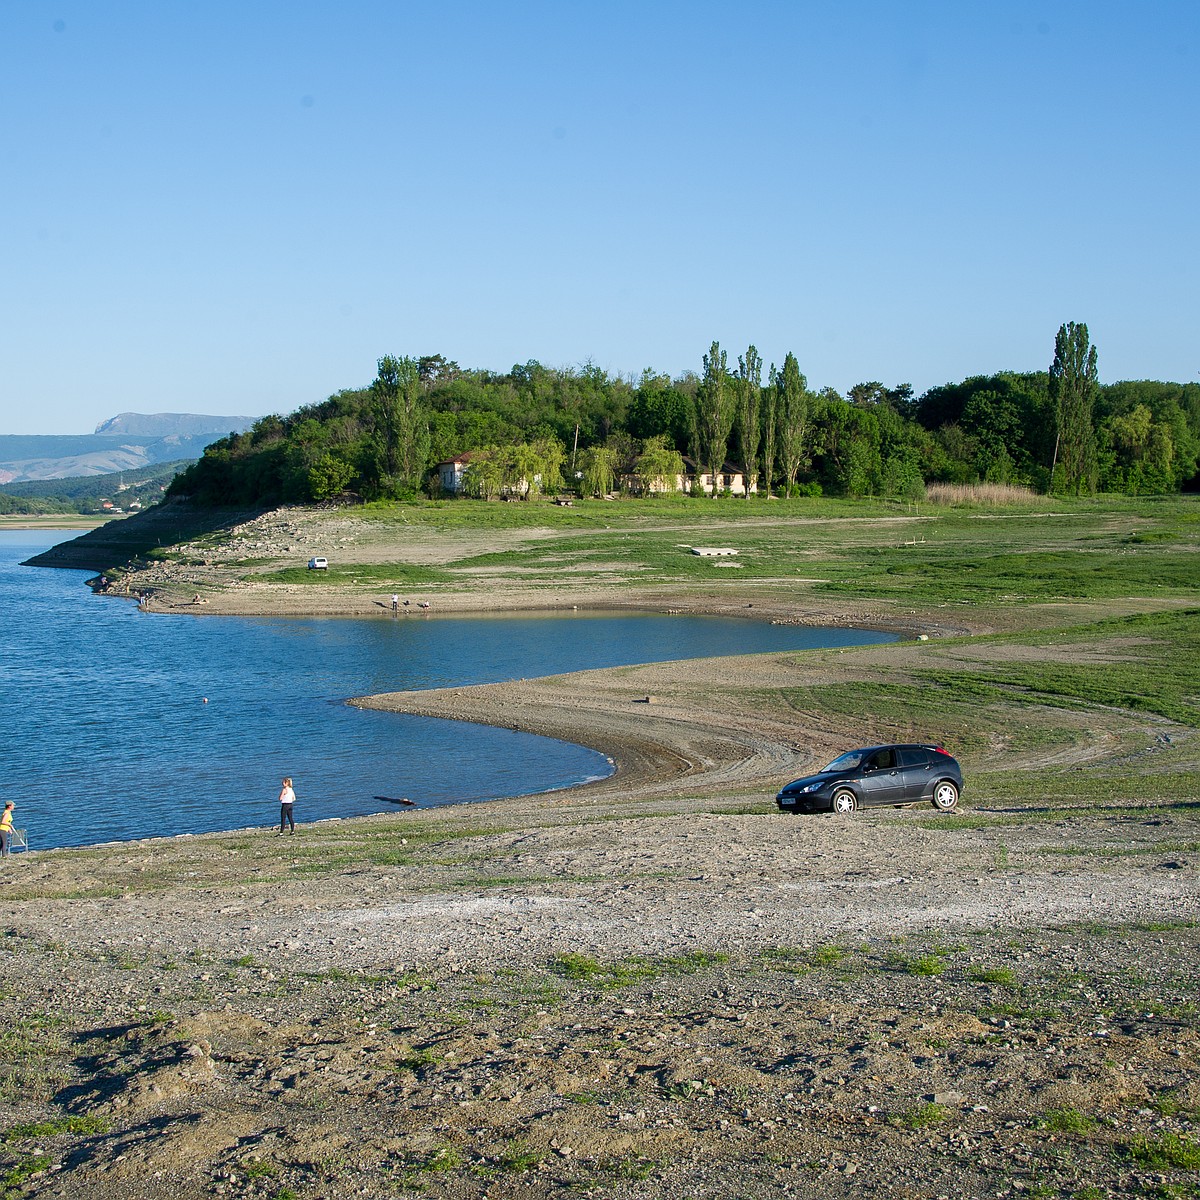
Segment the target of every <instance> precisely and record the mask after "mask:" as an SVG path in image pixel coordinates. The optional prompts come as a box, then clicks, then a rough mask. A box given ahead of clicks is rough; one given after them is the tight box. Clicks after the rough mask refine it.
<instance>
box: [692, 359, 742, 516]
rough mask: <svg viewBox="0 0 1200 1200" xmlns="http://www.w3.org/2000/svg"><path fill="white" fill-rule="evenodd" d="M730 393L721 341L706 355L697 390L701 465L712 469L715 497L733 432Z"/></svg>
mask: <svg viewBox="0 0 1200 1200" xmlns="http://www.w3.org/2000/svg"><path fill="white" fill-rule="evenodd" d="M730 392H731V388H730V386H729V371H728V370H727V368H726V356H725V351H724V350H722V349H721V346H720V344H719V343H718V342H713V344H712V346H711V347H709V351H708V353H707V354H706V355H705V356H704V375H703V377H702V379H701V381H700V386H699V388H698V389H697V390H696V440H697V443H698V445H697V448H696V449H697V459H698V460H699V465H700V466H701V468H707V469H708V473H709V476H710V477H711V479H712V481H713V490H712V494H713V496H714V497H715V496H716V494H717V476H718V475H720V474H721V471H722V470H723V469H724V466H725V454H726V452H727V451H728V449H729V434H730V431H731V430H732V429H733V412H734V405H733V401H732V398H731V395H730ZM698 486H699V480H697V487H698Z"/></svg>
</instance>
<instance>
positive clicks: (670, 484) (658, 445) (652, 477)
mask: <svg viewBox="0 0 1200 1200" xmlns="http://www.w3.org/2000/svg"><path fill="white" fill-rule="evenodd" d="M635 471H636V474H637V477H638V480H639V482H640V483H641V485H642V491H643V492H645V493H646V495H647V496H653V495H654V494H655V492H677V491H678V490H679V479H680V476H681V475H682V474H683V455H681V454H680V453H679V451H678V450H676V449H674V448H673V447H671V446H670V445H669V444H668V442H667V438H666V436H665V435H664V434H659V435H657V436H656V437H650V438H647V439H646V441H645V442H644V443H643V445H642V452H641V454H639V455H638V459H637V466H636V468H635Z"/></svg>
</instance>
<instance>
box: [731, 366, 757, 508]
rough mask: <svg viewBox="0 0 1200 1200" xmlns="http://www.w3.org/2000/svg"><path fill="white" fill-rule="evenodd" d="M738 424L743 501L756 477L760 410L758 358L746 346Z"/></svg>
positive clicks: (740, 382) (739, 386)
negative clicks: (743, 482) (744, 491)
mask: <svg viewBox="0 0 1200 1200" xmlns="http://www.w3.org/2000/svg"><path fill="white" fill-rule="evenodd" d="M737 390H738V421H739V425H740V427H741V438H742V471H743V473H744V475H745V481H746V499H747V500H749V499H750V486H751V484H752V483H753V482H754V479H755V476H757V474H758V438H759V433H760V430H759V424H758V422H759V409H760V408H761V407H762V358H761V357H760V356H759V353H758V351H757V350H756V349H755V348H754V347H753V346H750V347H749V348H748V349H747V350H746V357H745V358H739V359H738V389H737Z"/></svg>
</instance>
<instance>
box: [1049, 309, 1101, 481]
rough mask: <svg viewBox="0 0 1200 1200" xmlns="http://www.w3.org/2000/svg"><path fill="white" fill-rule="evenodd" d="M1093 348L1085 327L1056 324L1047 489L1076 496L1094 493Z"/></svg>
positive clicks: (1094, 363) (1094, 375)
mask: <svg viewBox="0 0 1200 1200" xmlns="http://www.w3.org/2000/svg"><path fill="white" fill-rule="evenodd" d="M1096 391H1097V383H1096V347H1095V346H1093V345H1091V343H1090V342H1089V341H1088V328H1087V326H1086V325H1083V324H1078V325H1077V324H1076V323H1075V322H1074V321H1069V322H1067V324H1066V325H1060V326H1059V330H1058V335H1057V336H1056V337H1055V339H1054V362H1053V363H1051V365H1050V398H1051V400H1052V401H1053V402H1054V407H1055V413H1056V419H1057V428H1058V436H1057V438H1056V440H1055V443H1054V457H1053V459H1052V461H1051V464H1050V475H1051V486H1052V487H1055V486H1057V484H1058V483H1061V486H1062V489H1063V490H1064V491H1067V492H1074V493H1075V495H1077V496H1079V495H1082V494H1083V493H1085V492H1088V493H1091V492H1094V491H1095V490H1096V431H1095V429H1094V427H1093V425H1092V409H1093V408H1094V407H1095V403H1096Z"/></svg>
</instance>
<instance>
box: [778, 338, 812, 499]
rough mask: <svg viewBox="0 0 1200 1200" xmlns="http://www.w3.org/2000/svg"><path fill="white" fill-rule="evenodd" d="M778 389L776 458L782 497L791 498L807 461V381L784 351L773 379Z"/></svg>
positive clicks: (792, 357) (796, 364) (808, 394)
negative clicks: (781, 475)
mask: <svg viewBox="0 0 1200 1200" xmlns="http://www.w3.org/2000/svg"><path fill="white" fill-rule="evenodd" d="M776 386H777V387H778V389H779V397H778V400H777V405H778V408H779V458H780V465H781V466H782V467H783V474H784V478H785V479H786V481H787V482H786V486H785V489H784V495H785V496H787V495H791V492H792V488H794V487H795V486H796V476H797V475H798V474H799V473H800V468H801V467H802V466H803V465H804V463H805V461H806V460H807V458H808V426H809V417H810V400H811V393H810V392H809V390H808V380H807V379H805V378H804V376H803V375H801V374H800V364H799V363H798V362H797V361H796V356H795V355H794V354H793V353H791V351H788V355H787V357H786V358H785V359H784V360H783V370H782V371H781V372H780V373H779V375H778V377H777V379H776Z"/></svg>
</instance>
